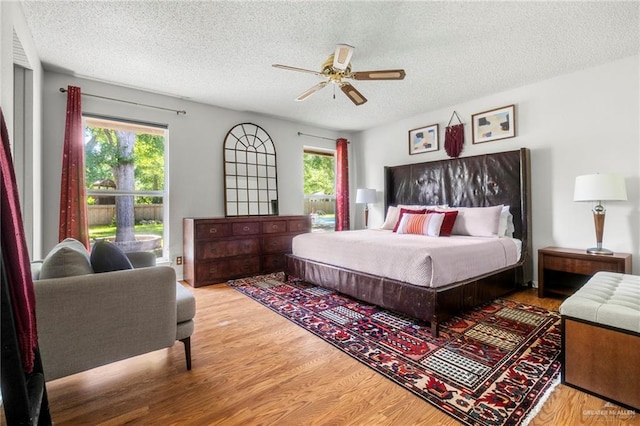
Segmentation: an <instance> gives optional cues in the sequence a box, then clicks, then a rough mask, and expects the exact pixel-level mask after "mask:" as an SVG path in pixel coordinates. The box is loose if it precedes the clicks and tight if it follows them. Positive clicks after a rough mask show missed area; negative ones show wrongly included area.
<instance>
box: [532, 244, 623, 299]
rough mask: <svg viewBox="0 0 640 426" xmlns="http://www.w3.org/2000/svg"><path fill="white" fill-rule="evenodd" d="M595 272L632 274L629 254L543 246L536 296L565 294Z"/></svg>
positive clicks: (577, 287)
mask: <svg viewBox="0 0 640 426" xmlns="http://www.w3.org/2000/svg"><path fill="white" fill-rule="evenodd" d="M598 271H611V272H620V273H624V274H630V273H631V254H629V253H614V254H612V255H603V254H589V253H587V251H586V250H576V249H568V248H561V247H545V248H543V249H539V250H538V297H545V296H546V295H551V294H553V295H557V296H561V297H567V296H570V295H571V294H573V293H574V292H575V291H576V290H577V289H579V288H580V287H582V286H583V285H584V283H586V282H587V280H588V279H589V278H590V277H591V275H593V274H595V273H596V272H598Z"/></svg>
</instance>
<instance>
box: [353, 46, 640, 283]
mask: <svg viewBox="0 0 640 426" xmlns="http://www.w3.org/2000/svg"><path fill="white" fill-rule="evenodd" d="M638 65H639V58H638V56H633V57H629V58H625V59H622V60H618V61H615V62H611V63H607V64H605V65H602V66H598V67H595V68H590V69H586V70H583V71H579V72H575V73H572V74H568V75H564V76H560V77H556V78H553V79H550V80H546V81H542V82H539V83H535V84H531V85H528V86H524V87H520V88H517V89H513V90H508V91H504V92H500V93H496V94H495V95H492V96H487V97H484V98H480V99H474V100H469V101H467V102H464V103H460V104H456V105H452V106H451V107H449V108H444V109H439V110H435V111H430V112H427V113H424V114H421V115H418V116H415V117H410V118H407V119H405V120H402V121H400V122H397V123H393V124H391V125H385V126H381V127H377V128H373V129H369V130H367V131H364V132H360V133H358V134H356V135H354V141H355V144H356V153H357V158H356V160H357V163H358V173H357V181H358V186H359V187H364V186H366V187H372V188H377V189H378V191H382V189H383V186H384V179H383V173H382V172H383V167H384V166H392V165H398V164H404V163H412V162H423V161H432V160H439V159H444V158H448V157H447V155H446V153H445V151H444V146H443V135H444V127H445V126H446V125H447V123H448V121H449V118H450V116H451V114H452V112H453V111H454V110H455V111H457V112H458V114H459V115H460V117H461V118H462V120H463V121H464V123H465V144H464V150H463V152H462V155H461V156H462V157H466V156H471V155H478V154H484V153H489V152H499V151H509V150H515V149H519V148H521V147H527V148H529V149H530V150H531V177H532V205H533V218H532V221H533V246H534V253H536V255H535V256H534V257H535V258H536V259H535V265H536V266H535V268H534V270H535V271H536V279H537V249H539V248H542V247H545V246H549V245H555V246H560V247H571V248H587V247H593V246H595V232H594V225H593V219H592V215H591V211H590V210H591V205H590V204H589V203H576V202H574V201H573V186H574V181H575V177H576V176H578V175H582V174H590V173H598V172H600V173H605V172H617V173H620V174H622V175H623V176H624V177H625V180H626V185H627V193H628V201H627V202H609V203H607V205H606V208H607V219H606V224H605V232H604V241H603V246H604V247H606V248H609V249H611V250H614V251H618V252H626V253H632V254H633V263H634V265H633V271H634V273H638V272H639V271H640V148H639V147H640V122H639V116H640V109H639V106H638V104H639V94H640V88H639V80H640V74H639V71H638V69H639V67H638ZM510 104H515V105H516V131H517V137H515V138H511V139H504V140H498V141H495V142H486V143H482V144H476V145H474V144H472V143H471V126H470V122H471V115H472V114H475V113H478V112H482V111H486V110H490V109H493V108H497V107H501V106H505V105H510ZM435 123H439V124H440V130H441V131H440V137H441V141H440V142H441V144H440V150H439V151H437V152H429V153H424V154H417V155H409V154H408V133H407V132H408V130H409V129H414V128H418V127H422V126H425V125H430V124H435ZM379 195H380V197H379V198H378V199H379V201H378V203H376V204H375V205H374V206H373V207H372V209H371V211H370V213H369V215H370V216H369V220H370V225H371V226H376V225H377V226H379V225H380V224H382V222H383V221H384V212H383V209H384V202H383V198H382V196H381V192H379ZM356 218H358V216H356Z"/></svg>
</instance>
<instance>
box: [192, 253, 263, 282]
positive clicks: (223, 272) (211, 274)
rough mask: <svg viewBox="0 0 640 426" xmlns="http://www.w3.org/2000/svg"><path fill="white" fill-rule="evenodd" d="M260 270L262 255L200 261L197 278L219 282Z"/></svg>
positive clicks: (202, 280) (200, 280)
mask: <svg viewBox="0 0 640 426" xmlns="http://www.w3.org/2000/svg"><path fill="white" fill-rule="evenodd" d="M259 272H260V257H259V256H253V257H245V258H238V259H232V260H225V261H219V262H200V263H199V264H198V266H197V268H196V279H197V280H198V282H208V283H217V282H223V281H227V280H228V279H230V278H234V277H247V276H250V275H255V274H257V273H259Z"/></svg>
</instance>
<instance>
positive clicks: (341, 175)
mask: <svg viewBox="0 0 640 426" xmlns="http://www.w3.org/2000/svg"><path fill="white" fill-rule="evenodd" d="M348 151H349V141H347V140H346V139H344V138H340V139H337V140H336V231H346V230H348V229H349V155H348Z"/></svg>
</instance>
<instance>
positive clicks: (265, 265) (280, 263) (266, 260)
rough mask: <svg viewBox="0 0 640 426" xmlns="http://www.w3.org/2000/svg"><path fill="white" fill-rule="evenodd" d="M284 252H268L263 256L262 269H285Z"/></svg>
mask: <svg viewBox="0 0 640 426" xmlns="http://www.w3.org/2000/svg"><path fill="white" fill-rule="evenodd" d="M284 264H285V257H284V253H280V254H267V255H264V256H262V270H263V271H264V272H280V271H283V270H284Z"/></svg>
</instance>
